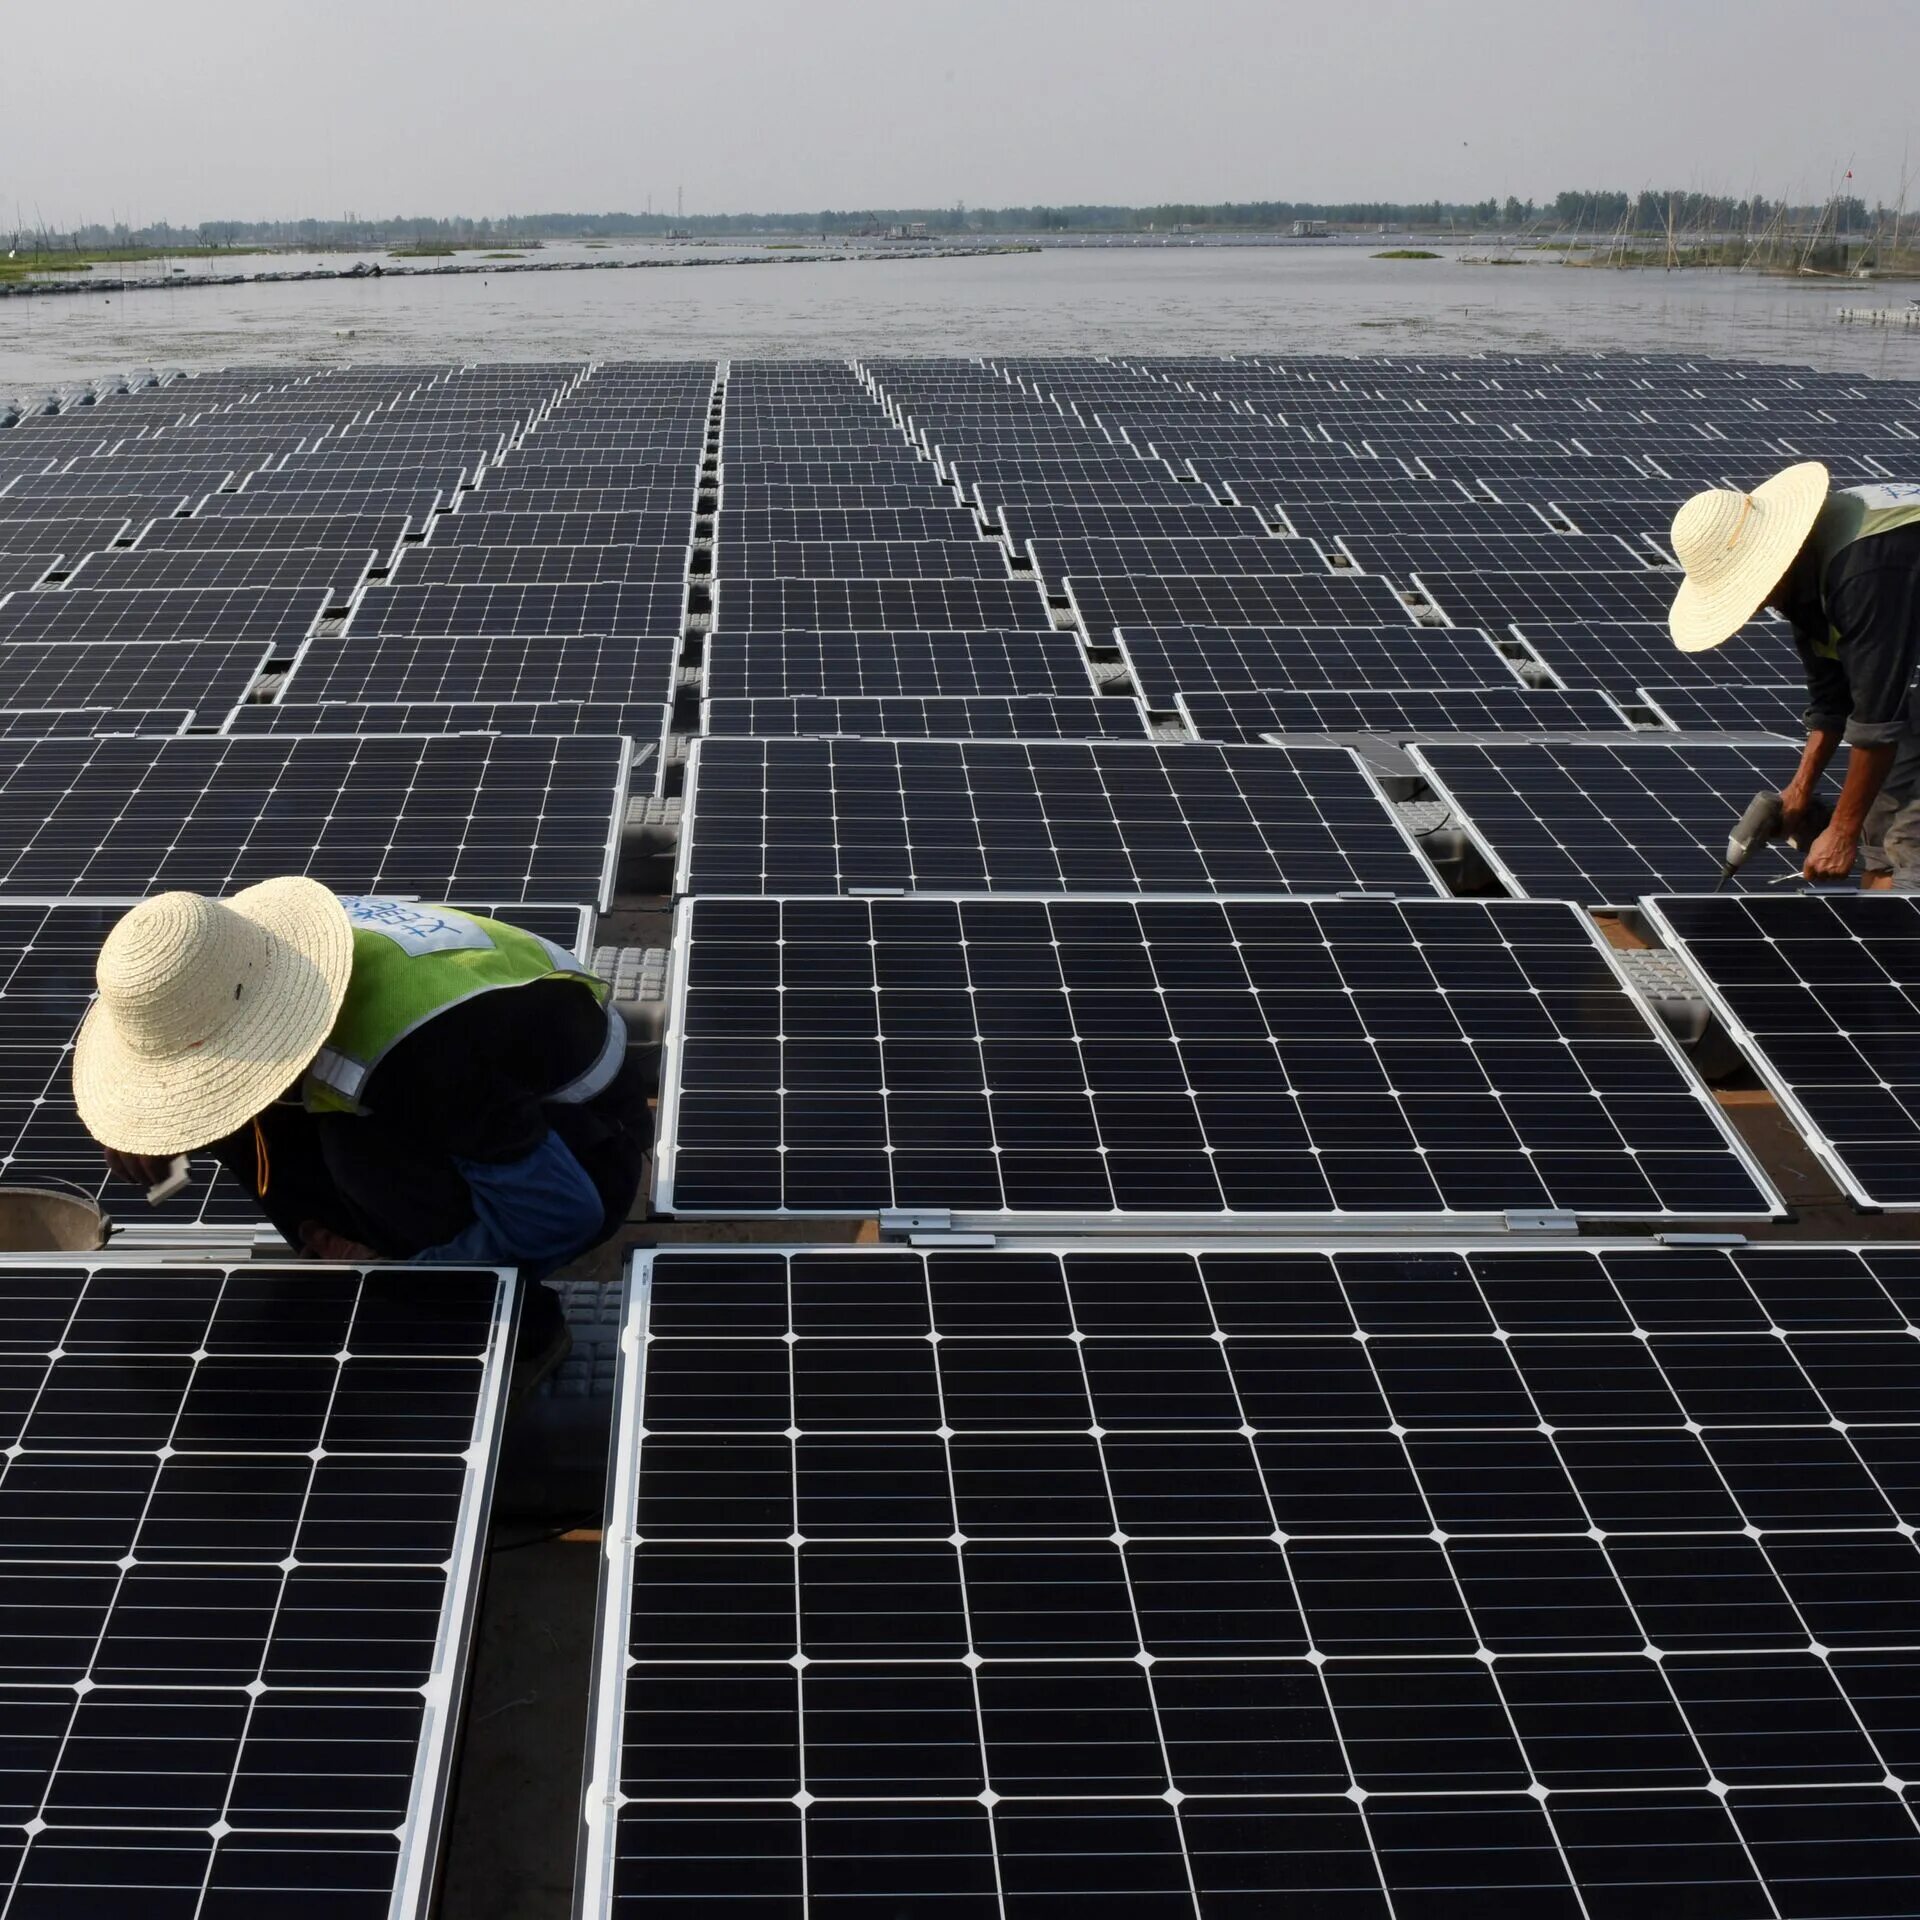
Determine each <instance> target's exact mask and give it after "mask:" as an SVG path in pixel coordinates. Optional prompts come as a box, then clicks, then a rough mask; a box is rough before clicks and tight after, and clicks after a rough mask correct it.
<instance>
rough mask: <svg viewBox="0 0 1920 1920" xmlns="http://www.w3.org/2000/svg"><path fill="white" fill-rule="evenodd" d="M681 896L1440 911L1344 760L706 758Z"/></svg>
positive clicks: (1312, 756) (906, 743) (771, 749)
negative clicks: (1104, 897) (1219, 896)
mask: <svg viewBox="0 0 1920 1920" xmlns="http://www.w3.org/2000/svg"><path fill="white" fill-rule="evenodd" d="M687 787H688V794H689V798H688V800H687V803H686V814H685V816H684V820H683V825H682V828H681V834H680V860H679V869H678V873H677V876H676V882H675V890H676V891H677V892H680V893H683V894H751V893H767V892H783V893H791V892H795V891H806V892H809V893H859V892H867V891H881V890H895V889H898V890H904V891H906V892H910V893H911V892H931V893H943V892H944V893H953V892H973V891H991V892H1007V891H1014V892H1020V891H1031V890H1034V889H1043V890H1045V891H1048V892H1056V893H1085V892H1090V891H1091V892H1115V891H1120V892H1128V893H1257V892H1279V893H1336V892H1340V891H1343V890H1346V889H1351V888H1368V889H1372V890H1375V891H1381V892H1401V893H1432V892H1435V891H1438V881H1437V880H1436V878H1435V876H1434V875H1433V873H1432V871H1431V869H1430V868H1429V867H1428V866H1427V864H1426V862H1425V861H1424V860H1423V859H1421V857H1420V856H1419V854H1418V853H1417V852H1416V850H1415V848H1414V846H1413V843H1412V841H1411V840H1410V839H1409V838H1408V836H1407V834H1406V833H1405V832H1404V830H1403V829H1402V827H1401V825H1400V822H1399V819H1398V816H1396V815H1395V814H1394V813H1393V812H1392V810H1391V809H1390V808H1389V807H1388V806H1387V804H1386V802H1385V800H1384V799H1383V797H1382V796H1381V794H1380V791H1379V789H1378V788H1377V787H1376V786H1375V785H1374V784H1373V781H1372V780H1371V778H1370V777H1369V776H1368V774H1367V772H1366V770H1365V769H1364V767H1363V766H1362V765H1361V763H1360V762H1359V761H1358V760H1357V759H1356V758H1355V757H1354V756H1353V755H1352V754H1350V753H1348V752H1347V751H1345V750H1344V749H1342V748H1333V747H1328V748H1320V747H1303V748H1301V749H1299V750H1297V751H1295V750H1292V749H1285V748H1258V747H1256V748H1216V747H1210V746H1197V745H1196V746H1188V745H1176V746H1164V747H1162V746H1148V745H1145V744H1144V743H1141V744H1127V743H1121V742H1111V743H1067V742H1060V741H1035V742H1031V743H1027V742H1021V741H959V742H955V741H940V740H861V739H848V738H838V739H817V740H795V741H786V740H748V739H731V740H729V739H707V740H702V741H699V742H697V743H696V744H695V746H694V748H693V756H692V760H691V763H690V766H689V771H688V776H687Z"/></svg>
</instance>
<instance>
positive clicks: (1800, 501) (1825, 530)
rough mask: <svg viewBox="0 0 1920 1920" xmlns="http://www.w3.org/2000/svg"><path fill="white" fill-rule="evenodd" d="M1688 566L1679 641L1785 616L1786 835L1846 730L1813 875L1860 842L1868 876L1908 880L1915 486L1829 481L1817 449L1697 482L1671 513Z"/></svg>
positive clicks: (1919, 578) (1918, 565) (1840, 869)
mask: <svg viewBox="0 0 1920 1920" xmlns="http://www.w3.org/2000/svg"><path fill="white" fill-rule="evenodd" d="M1673 550H1674V552H1675V554H1676V555H1678V557H1679V560H1680V563H1681V565H1682V566H1683V567H1685V569H1686V574H1687V577H1686V580H1685V581H1684V582H1683V584H1682V585H1681V588H1680V591H1679V592H1678V593H1677V594H1676V595H1675V596H1674V601H1673V611H1672V613H1671V615H1670V616H1669V619H1668V626H1669V630H1670V631H1671V632H1672V634H1673V638H1674V641H1675V643H1676V644H1677V645H1678V646H1679V648H1680V650H1681V651H1682V652H1683V653H1704V652H1705V651H1706V650H1707V649H1708V648H1710V647H1717V646H1719V645H1720V644H1721V642H1722V641H1724V640H1728V639H1731V638H1732V636H1733V635H1734V634H1735V633H1737V632H1738V631H1739V630H1740V628H1741V627H1743V626H1745V625H1746V623H1747V622H1748V621H1749V620H1750V619H1752V618H1753V616H1754V615H1755V614H1756V613H1758V612H1759V611H1760V609H1761V608H1762V607H1771V608H1772V609H1773V611H1774V612H1776V613H1778V614H1780V615H1781V616H1782V617H1783V618H1784V619H1785V620H1786V621H1787V622H1788V623H1789V624H1790V625H1791V626H1792V628H1793V635H1794V644H1795V646H1796V647H1797V648H1798V649H1799V653H1800V659H1801V663H1802V665H1803V666H1804V668H1805V669H1806V676H1807V712H1806V724H1807V743H1806V747H1805V749H1804V751H1803V752H1802V753H1801V756H1800V766H1799V769H1798V771H1797V772H1796V773H1795V774H1794V776H1793V779H1792V780H1791V781H1789V782H1788V784H1787V786H1786V787H1785V788H1784V789H1783V790H1782V792H1781V796H1780V797H1781V800H1782V802H1783V803H1784V812H1785V826H1786V828H1787V832H1788V835H1789V837H1792V838H1796V839H1798V838H1800V837H1801V836H1800V834H1799V831H1798V829H1799V827H1800V825H1801V823H1802V822H1803V821H1804V819H1805V812H1806V806H1807V802H1808V801H1809V799H1811V797H1812V795H1813V792H1814V789H1815V787H1816V786H1817V785H1818V784H1819V780H1820V776H1821V774H1822V773H1824V772H1825V771H1826V767H1827V763H1828V762H1829V761H1830V760H1831V759H1832V758H1833V756H1834V754H1835V753H1836V752H1837V751H1838V750H1839V747H1840V744H1841V742H1842V741H1843V740H1844V741H1845V742H1846V744H1847V747H1848V749H1849V751H1848V755H1847V774H1846V780H1845V782H1844V783H1843V785H1842V787H1841V790H1840V794H1839V797H1838V799H1837V800H1836V801H1835V803H1834V809H1833V820H1832V822H1831V824H1830V825H1829V826H1828V827H1827V828H1826V830H1825V831H1824V832H1823V833H1821V834H1820V835H1819V836H1818V837H1817V838H1816V839H1815V840H1814V842H1813V844H1812V846H1811V847H1809V848H1808V850H1807V857H1806V864H1805V868H1804V873H1805V876H1806V878H1807V879H1809V880H1844V879H1845V878H1846V876H1847V875H1848V874H1849V873H1850V872H1852V870H1853V863H1854V859H1855V856H1856V855H1857V854H1858V853H1859V852H1860V848H1861V843H1862V841H1863V840H1864V842H1865V844H1866V854H1865V859H1864V862H1863V864H1864V866H1865V868H1866V873H1867V876H1868V877H1867V882H1866V884H1868V885H1876V884H1878V885H1885V884H1887V880H1886V879H1885V878H1882V877H1881V876H1891V884H1892V885H1893V886H1894V888H1895V889H1896V890H1897V891H1899V892H1902V893H1910V892H1917V891H1920V798H1916V794H1920V738H1916V736H1915V734H1914V732H1913V727H1912V716H1911V715H1910V713H1909V703H1910V701H1911V699H1912V695H1913V679H1914V669H1915V665H1916V656H1917V655H1920V485H1913V484H1910V483H1906V482H1896V483H1888V484H1882V485H1868V486H1860V487H1837V488H1836V487H1833V486H1831V485H1830V477H1829V475H1828V473H1827V469H1826V468H1825V467H1824V466H1822V465H1821V464H1820V462H1819V461H1817V460H1808V461H1803V462H1802V463H1801V464H1800V465H1798V466H1793V467H1788V468H1787V469H1786V471H1785V472H1784V473H1777V474H1775V475H1774V477H1773V478H1772V479H1771V480H1768V481H1766V482H1764V483H1763V484H1762V485H1760V486H1758V487H1756V488H1755V489H1754V490H1753V492H1751V493H1737V492H1734V491H1732V490H1730V489H1716V490H1714V491H1711V492H1707V493H1697V494H1695V495H1694V496H1693V498H1692V499H1691V500H1689V501H1688V502H1687V503H1686V505H1685V506H1683V507H1682V508H1681V509H1680V511H1679V512H1678V513H1677V514H1676V515H1675V516H1674V521H1673Z"/></svg>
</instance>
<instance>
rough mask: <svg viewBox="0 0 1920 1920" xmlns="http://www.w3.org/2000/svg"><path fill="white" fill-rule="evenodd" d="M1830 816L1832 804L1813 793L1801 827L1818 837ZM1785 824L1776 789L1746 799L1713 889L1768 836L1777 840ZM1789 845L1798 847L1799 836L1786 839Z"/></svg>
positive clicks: (1747, 859)
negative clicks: (1773, 791)
mask: <svg viewBox="0 0 1920 1920" xmlns="http://www.w3.org/2000/svg"><path fill="white" fill-rule="evenodd" d="M1832 818H1833V808H1832V807H1830V806H1829V805H1828V804H1827V802H1826V801H1825V800H1824V799H1823V798H1822V797H1821V796H1820V795H1819V794H1817V793H1816V794H1813V795H1812V796H1810V797H1809V799H1808V801H1807V809H1806V813H1805V815H1804V816H1803V824H1802V827H1801V831H1802V832H1803V833H1805V834H1806V835H1807V837H1808V838H1809V840H1812V839H1817V838H1818V837H1819V836H1820V835H1821V834H1823V833H1824V832H1826V830H1827V823H1828V822H1829V821H1830V820H1831V819H1832ZM1785 825H1786V811H1785V809H1784V808H1783V807H1782V806H1781V804H1780V796H1779V795H1778V794H1777V793H1772V792H1766V793H1756V794H1755V795H1754V796H1753V798H1752V799H1751V800H1749V801H1748V802H1747V810H1746V812H1745V813H1743V814H1742V815H1741V816H1740V819H1739V822H1738V824H1737V825H1736V826H1735V827H1734V829H1733V831H1732V833H1730V834H1729V835H1728V836H1727V863H1726V865H1725V866H1724V867H1722V868H1721V869H1720V878H1719V879H1718V880H1717V881H1716V882H1715V883H1714V888H1713V890H1714V892H1715V893H1718V892H1719V891H1720V889H1721V888H1722V887H1724V886H1725V885H1726V884H1727V882H1728V881H1729V880H1731V879H1732V878H1733V876H1734V875H1735V874H1736V873H1738V872H1739V871H1740V869H1741V868H1742V867H1744V866H1745V865H1746V864H1747V862H1748V861H1749V860H1751V859H1752V858H1753V856H1754V855H1755V854H1756V853H1758V852H1759V851H1760V849H1761V848H1762V847H1764V846H1765V845H1766V844H1767V842H1768V841H1769V840H1778V839H1779V838H1780V834H1781V831H1782V829H1783V828H1784V827H1785ZM1787 844H1788V845H1789V846H1793V847H1798V846H1799V845H1800V842H1799V840H1798V839H1789V841H1788V843H1787Z"/></svg>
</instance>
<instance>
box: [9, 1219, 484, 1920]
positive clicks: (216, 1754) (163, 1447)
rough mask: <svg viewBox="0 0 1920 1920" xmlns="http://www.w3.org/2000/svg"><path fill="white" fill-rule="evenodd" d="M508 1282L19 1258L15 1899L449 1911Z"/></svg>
mask: <svg viewBox="0 0 1920 1920" xmlns="http://www.w3.org/2000/svg"><path fill="white" fill-rule="evenodd" d="M511 1289H512V1282H511V1281H510V1280H509V1279H507V1278H506V1277H505V1276H503V1275H500V1274H497V1273H494V1272H492V1271H489V1270H478V1271H475V1270H462V1269H447V1268H442V1269H436V1270H432V1271H430V1272H425V1273H423V1272H421V1271H420V1270H419V1269H418V1268H412V1267H409V1268H402V1269H395V1268H388V1269H384V1270H383V1269H378V1268H358V1269H356V1268H350V1267H349V1268H318V1269H314V1268H307V1269H299V1268H291V1267H284V1266H261V1265H255V1264H244V1265H240V1266H235V1267H226V1266H221V1265H217V1264H202V1263H195V1264H193V1265H191V1266H182V1267H174V1268H157V1267H155V1266H153V1265H151V1264H150V1265H148V1266H145V1267H143V1266H141V1265H139V1264H138V1263H132V1262H128V1261H126V1260H111V1259H108V1258H106V1257H104V1256H100V1257H96V1258H94V1259H92V1260H83V1259H80V1258H78V1257H69V1258H66V1259H56V1258H48V1259H35V1260H33V1261H30V1262H29V1261H26V1260H23V1259H20V1258H18V1257H15V1258H13V1259H11V1260H10V1261H9V1263H8V1265H7V1266H6V1268H5V1270H4V1271H0V1297H3V1298H4V1302H5V1304H4V1308H0V1341H4V1343H5V1344H6V1346H7V1347H9V1348H10V1349H11V1352H10V1355H9V1358H8V1361H7V1367H8V1371H9V1373H10V1374H11V1375H12V1376H13V1377H14V1396H13V1402H12V1414H11V1417H10V1418H9V1420H8V1423H7V1426H8V1431H7V1438H8V1440H9V1441H10V1442H11V1443H12V1444H11V1445H10V1446H9V1448H8V1458H7V1461H6V1465H5V1469H4V1474H0V1507H4V1509H5V1511H6V1513H7V1516H8V1533H9V1538H10V1550H9V1554H8V1559H9V1561H10V1563H11V1564H10V1565H9V1566H8V1568H7V1584H8V1603H9V1609H10V1617H11V1618H12V1620H13V1623H14V1626H13V1631H12V1632H11V1633H10V1634H9V1635H8V1638H7V1641H6V1643H5V1652H4V1657H3V1658H0V1684H4V1686H5V1689H6V1699H5V1703H4V1706H0V1724H3V1725H4V1727H5V1733H6V1739H7V1748H8V1756H9V1757H8V1772H7V1778H8V1785H9V1800H8V1805H9V1808H10V1809H11V1810H12V1811H11V1812H10V1816H9V1817H10V1818H11V1819H12V1820H14V1821H15V1822H17V1823H19V1824H18V1825H17V1826H16V1828H15V1837H14V1839H13V1841H12V1844H11V1845H10V1847H9V1859H8V1865H7V1873H8V1880H9V1885H10V1888H11V1900H10V1903H9V1905H10V1910H11V1911H13V1912H15V1913H19V1914H23V1915H24V1914H28V1913H33V1912H41V1913H54V1912H58V1911H61V1910H63V1909H64V1910H65V1911H67V1912H69V1913H74V1914H79V1913H89V1914H108V1913H133V1912H143V1913H154V1914H159V1913H163V1912H181V1913H184V1912H196V1913H201V1914H207V1915H212V1914H216V1913H228V1914H240V1913H247V1912H254V1913H266V1912H269V1911H283V1912H284V1911H290V1910H296V1909H300V1908H305V1909H307V1910H309V1911H313V1912H320V1911H323V1910H329V1911H340V1912H345V1911H348V1910H349V1909H351V1910H353V1911H361V1912H370V1911H374V1910H376V1909H377V1910H378V1911H379V1912H381V1913H390V1914H394V1915H424V1914H425V1913H426V1912H427V1911H428V1908H429V1906H430V1904H431V1899H432V1893H433V1883H434V1880H435V1876H436V1870H437V1865H438V1861H437V1854H438V1847H439V1838H440V1831H441V1826H442V1820H443V1816H444V1813H445V1808H446V1803H447V1799H448V1795H449V1790H450V1785H451V1781H450V1775H451V1769H452V1764H453V1756H454V1735H455V1729H456V1728H457V1726H458V1720H459V1705H460V1700H461V1696H462V1693H463V1691H464V1683H465V1675H466V1666H467V1660H468V1655H469V1650H470V1641H471V1634H472V1628H473V1616H474V1612H475V1608H476V1604H477V1599H478V1593H479V1584H480V1557H481V1553H482V1551H483V1543H484V1535H485V1527H486V1519H487V1509H488V1505H489V1501H490V1499H491V1490H492V1481H493V1466H494V1458H495V1453H496V1449H497V1445H498V1438H499V1430H500V1425H501V1421H502V1418H503V1415H504V1404H505V1392H506V1385H507V1377H508V1373H509V1363H510V1353H509V1345H510V1330H511V1325H512V1317H513V1307H512V1290H511Z"/></svg>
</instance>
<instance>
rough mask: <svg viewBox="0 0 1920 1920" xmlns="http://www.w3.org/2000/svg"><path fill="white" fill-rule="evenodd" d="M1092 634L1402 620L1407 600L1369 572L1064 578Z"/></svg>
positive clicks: (1380, 623)
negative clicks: (1351, 574)
mask: <svg viewBox="0 0 1920 1920" xmlns="http://www.w3.org/2000/svg"><path fill="white" fill-rule="evenodd" d="M1067 593H1068V597H1069V598H1070V599H1071V600H1072V602H1073V608H1074V613H1075V615H1076V617H1077V618H1078V620H1079V622H1080V626H1081V630H1082V631H1083V632H1085V633H1086V634H1088V635H1089V636H1095V637H1098V636H1101V635H1105V634H1109V633H1112V632H1113V631H1114V630H1115V629H1116V628H1119V629H1121V630H1130V629H1132V628H1134V627H1180V626H1188V627H1207V626H1232V627H1319V626H1355V627H1377V626H1398V625H1401V624H1404V623H1405V621H1406V617H1407V605H1406V602H1405V601H1404V600H1402V599H1401V597H1400V596H1399V594H1397V593H1396V592H1395V591H1394V590H1393V588H1392V587H1391V586H1389V585H1388V584H1387V582H1386V581H1384V580H1381V579H1379V578H1377V577H1376V576H1374V575H1372V574H1355V575H1353V576H1352V577H1351V578H1348V577H1345V576H1342V575H1339V574H1333V573H1326V574H1318V575H1315V574H1300V575H1295V576H1291V577H1289V576H1285V575H1271V574H1244V573H1243V574H1218V575H1191V576H1187V575H1173V574H1163V575H1160V576H1158V577H1149V576H1144V575H1143V576H1141V577H1139V578H1136V579H1131V580H1122V579H1117V578H1115V579H1099V580H1083V579H1077V578H1075V577H1073V576H1071V575H1069V576H1068V579H1067Z"/></svg>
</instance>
